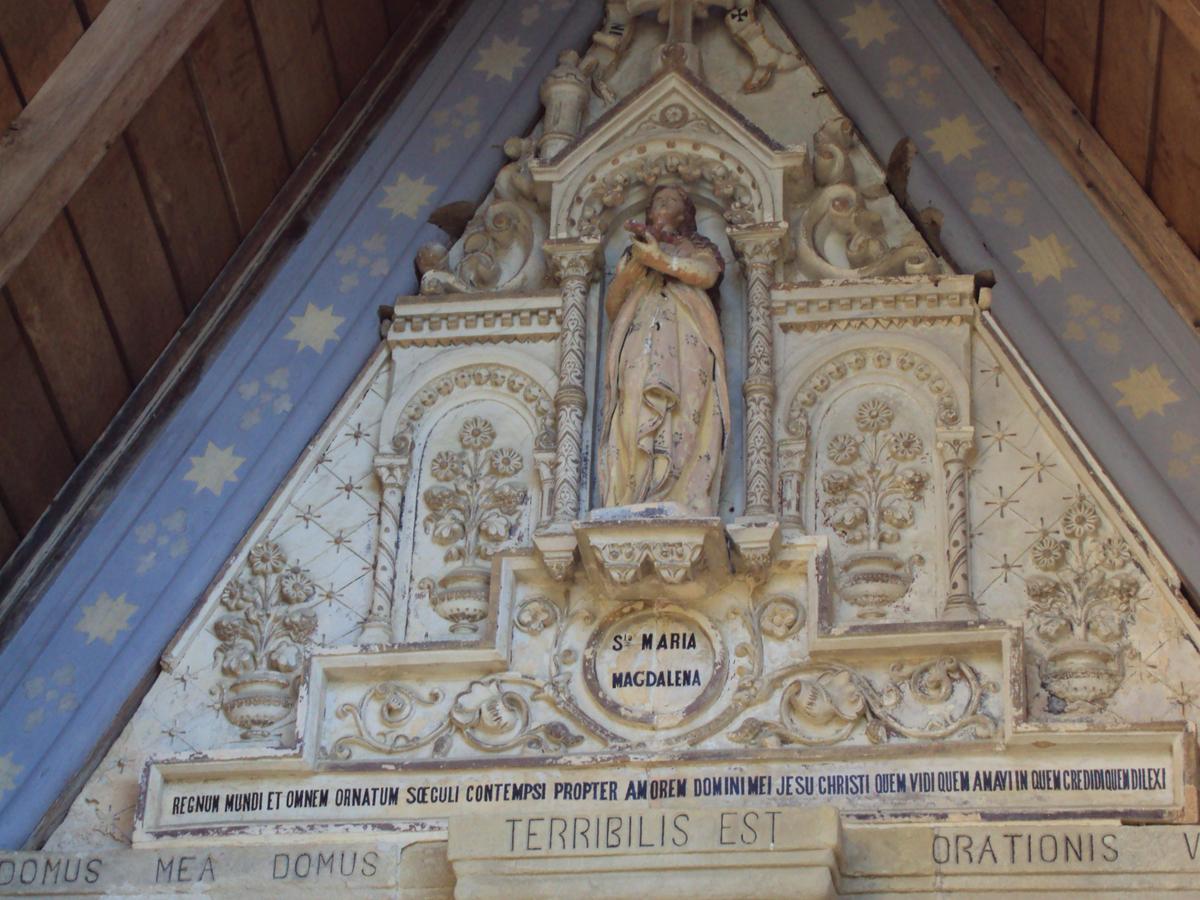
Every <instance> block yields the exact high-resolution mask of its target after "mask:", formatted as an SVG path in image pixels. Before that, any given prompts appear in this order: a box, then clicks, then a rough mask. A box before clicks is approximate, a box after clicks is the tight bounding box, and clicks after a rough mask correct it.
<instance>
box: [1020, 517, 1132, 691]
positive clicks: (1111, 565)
mask: <svg viewBox="0 0 1200 900" xmlns="http://www.w3.org/2000/svg"><path fill="white" fill-rule="evenodd" d="M1105 531H1106V529H1105V523H1104V522H1103V520H1102V519H1101V517H1100V513H1099V510H1098V509H1097V507H1096V504H1095V503H1094V502H1093V501H1092V500H1091V499H1090V498H1088V497H1087V496H1085V495H1083V494H1082V493H1081V494H1079V495H1077V496H1076V497H1075V499H1074V501H1073V502H1072V503H1071V505H1070V506H1068V507H1067V509H1066V511H1065V512H1064V513H1063V515H1062V517H1061V518H1060V519H1059V522H1058V528H1057V529H1056V530H1055V531H1052V532H1049V533H1046V534H1044V535H1042V536H1041V537H1040V538H1039V539H1038V541H1037V542H1036V543H1035V544H1034V545H1033V547H1032V548H1031V550H1030V558H1031V561H1032V562H1033V565H1034V566H1035V567H1036V568H1037V569H1038V570H1039V571H1040V572H1041V573H1043V574H1040V575H1031V576H1030V577H1029V578H1027V579H1026V580H1025V590H1026V592H1027V593H1028V595H1029V601H1030V618H1031V619H1032V621H1033V625H1034V632H1035V633H1036V634H1037V636H1038V637H1039V638H1040V639H1041V640H1042V642H1043V643H1044V644H1045V645H1046V647H1047V650H1046V653H1045V657H1044V659H1043V661H1042V665H1041V675H1042V683H1043V685H1044V686H1045V688H1046V690H1047V691H1048V692H1049V693H1050V695H1051V697H1052V701H1051V703H1050V707H1051V711H1053V712H1068V713H1073V712H1086V711H1089V710H1101V709H1104V707H1105V705H1106V704H1107V702H1108V700H1109V698H1111V697H1112V695H1113V694H1114V693H1116V691H1117V688H1119V687H1120V686H1121V683H1122V682H1123V681H1124V679H1125V666H1124V661H1123V651H1124V649H1125V641H1126V638H1127V635H1128V630H1129V626H1130V624H1131V623H1132V622H1133V619H1134V610H1135V607H1136V604H1137V600H1138V595H1139V593H1140V591H1141V589H1142V581H1141V579H1140V578H1139V577H1138V575H1137V574H1136V570H1135V566H1134V563H1133V556H1132V554H1131V553H1130V550H1129V547H1128V545H1127V544H1126V543H1125V541H1124V540H1122V539H1121V538H1120V537H1119V536H1117V535H1115V534H1112V533H1108V534H1105Z"/></svg>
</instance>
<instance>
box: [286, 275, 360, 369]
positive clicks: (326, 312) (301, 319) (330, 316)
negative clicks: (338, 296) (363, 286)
mask: <svg viewBox="0 0 1200 900" xmlns="http://www.w3.org/2000/svg"><path fill="white" fill-rule="evenodd" d="M354 281H355V283H356V284H357V283H358V279H357V278H355V279H354ZM288 318H289V319H291V320H292V330H291V331H289V332H288V333H287V334H285V335H284V336H283V339H284V340H286V341H295V342H296V352H297V353H299V352H300V351H301V350H303V349H304V348H305V347H307V348H308V349H310V350H315V351H316V352H317V353H324V352H325V345H326V344H327V343H329V342H330V341H336V340H338V339H339V338H338V333H337V330H338V326H339V325H341V324H342V323H343V322H345V321H346V319H345V317H344V316H337V315H334V313H333V304H332V303H331V304H330V305H329V306H326V307H324V308H322V309H318V308H317V307H316V306H315V305H314V304H312V303H310V304H308V306H307V308H306V309H305V310H304V314H303V315H300V316H288Z"/></svg>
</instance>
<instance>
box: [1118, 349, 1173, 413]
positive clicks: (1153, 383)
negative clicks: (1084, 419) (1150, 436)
mask: <svg viewBox="0 0 1200 900" xmlns="http://www.w3.org/2000/svg"><path fill="white" fill-rule="evenodd" d="M1174 383H1175V379H1173V378H1164V377H1163V374H1162V372H1160V371H1158V363H1155V364H1154V365H1151V366H1148V367H1146V368H1145V369H1142V370H1141V371H1138V370H1137V369H1130V370H1129V377H1128V378H1122V379H1121V380H1120V381H1114V382H1113V387H1115V388H1116V389H1117V390H1118V391H1119V392H1120V394H1121V399H1120V401H1119V402H1118V403H1117V407H1118V408H1120V407H1122V406H1128V407H1129V409H1130V411H1131V412H1132V413H1133V417H1134V418H1135V419H1140V418H1142V417H1143V416H1145V415H1148V414H1150V413H1158V414H1159V415H1160V416H1161V415H1162V414H1163V407H1165V406H1167V405H1169V404H1171V403H1175V402H1177V401H1178V400H1179V395H1178V394H1176V393H1175V392H1174V391H1173V390H1171V385H1172V384H1174Z"/></svg>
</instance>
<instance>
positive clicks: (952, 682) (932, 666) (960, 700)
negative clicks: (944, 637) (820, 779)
mask: <svg viewBox="0 0 1200 900" xmlns="http://www.w3.org/2000/svg"><path fill="white" fill-rule="evenodd" d="M775 681H776V683H777V684H778V683H785V682H786V683H785V686H784V688H783V692H782V694H781V695H780V700H779V718H778V719H777V720H773V721H766V720H763V719H757V718H753V717H751V718H747V719H746V720H745V721H743V722H742V724H741V725H740V726H738V728H737V729H735V730H734V731H733V732H731V733H730V734H729V738H730V740H732V741H734V742H735V743H739V744H745V745H748V746H752V747H780V746H787V745H790V744H800V745H805V746H828V745H832V744H838V743H841V742H842V741H845V740H847V739H849V738H850V737H851V736H852V735H853V734H854V733H855V732H856V731H857V730H858V729H859V728H860V727H863V728H864V731H865V734H866V737H867V740H869V741H870V742H871V743H875V744H878V743H883V742H885V741H887V740H889V739H890V738H892V737H902V738H909V739H913V740H945V739H947V738H950V737H953V736H954V735H956V734H960V733H962V734H969V735H973V736H974V737H975V738H989V737H992V736H993V735H994V734H995V731H996V722H995V721H994V720H993V719H992V718H991V717H990V716H989V715H987V714H985V713H983V712H981V708H982V706H983V702H984V699H985V698H986V696H987V694H988V693H990V692H994V691H995V690H996V686H995V685H994V684H990V683H987V682H985V681H983V680H982V679H981V677H980V675H979V673H978V672H977V671H976V670H975V669H974V668H973V667H972V666H971V665H969V664H968V663H966V662H963V661H962V660H959V659H955V658H954V657H941V658H938V659H933V660H929V661H927V662H924V663H920V664H919V665H915V666H909V665H904V664H897V665H894V666H893V667H892V670H891V674H890V676H889V677H888V678H887V679H886V680H885V681H884V682H883V683H882V684H877V683H875V682H873V681H872V680H871V679H870V678H868V677H867V676H865V675H864V674H862V673H861V672H859V671H857V670H856V669H854V668H852V667H850V666H846V665H842V664H840V663H830V664H827V665H823V666H815V667H810V668H807V669H802V670H798V671H797V670H790V671H789V672H788V673H786V674H785V675H783V676H776V679H775ZM906 701H912V702H911V703H907V704H906ZM906 706H912V707H914V708H916V709H919V710H925V709H931V708H936V707H940V709H939V710H935V711H933V712H932V713H931V714H930V715H929V716H928V717H926V718H925V719H924V721H912V720H911V719H909V718H906V717H905V715H904V714H903V712H902V710H904V709H905V708H906ZM910 715H911V713H910Z"/></svg>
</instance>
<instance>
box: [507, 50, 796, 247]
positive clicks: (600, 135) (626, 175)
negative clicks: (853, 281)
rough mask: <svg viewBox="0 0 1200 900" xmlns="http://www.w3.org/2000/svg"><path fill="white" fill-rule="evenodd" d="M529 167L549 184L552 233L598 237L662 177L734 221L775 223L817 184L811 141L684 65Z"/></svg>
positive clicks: (659, 77) (536, 177) (540, 180)
mask: <svg viewBox="0 0 1200 900" xmlns="http://www.w3.org/2000/svg"><path fill="white" fill-rule="evenodd" d="M530 171H531V174H532V176H533V178H534V180H535V182H537V183H538V184H539V185H540V186H543V190H545V189H546V188H548V189H549V205H550V210H549V212H550V233H551V235H552V236H553V237H556V238H568V237H574V238H578V237H583V238H595V237H600V236H601V235H603V234H605V233H606V232H607V231H608V228H609V226H610V225H611V224H612V222H613V220H614V219H616V218H617V216H618V212H619V211H620V210H622V209H627V208H630V207H634V206H637V205H638V204H640V203H644V201H645V199H646V196H647V195H648V193H649V191H650V189H651V188H652V186H653V185H654V184H655V183H658V182H659V181H663V182H665V181H676V182H680V183H683V184H685V185H687V186H688V188H689V189H691V190H694V191H696V192H698V193H700V194H702V195H703V196H705V197H707V198H708V199H709V200H710V201H711V202H712V203H713V204H714V205H715V206H716V207H717V208H718V209H721V210H722V212H723V214H724V216H725V220H726V221H727V222H728V223H729V224H730V225H735V226H736V225H748V224H750V223H753V222H778V221H783V219H784V218H785V214H786V210H787V207H788V201H789V199H792V200H794V199H795V197H794V196H792V197H789V194H791V195H795V194H796V193H797V192H800V191H802V190H804V186H805V184H806V183H808V182H811V163H810V160H809V156H808V149H807V147H805V146H803V145H800V146H793V147H785V146H783V145H781V144H779V143H778V142H777V141H775V140H773V139H772V138H771V137H770V136H769V135H767V134H766V133H765V132H763V131H762V129H760V128H758V127H757V126H756V125H754V124H753V123H752V122H750V121H749V120H748V119H747V118H746V117H745V116H744V115H742V114H741V113H739V112H738V111H737V110H736V109H735V108H734V107H733V106H732V105H731V104H729V103H728V102H727V101H726V100H724V99H723V98H722V97H720V96H719V95H717V94H715V93H714V92H713V91H712V90H711V89H710V88H708V87H707V86H706V85H704V83H703V82H701V81H700V80H699V79H698V78H697V77H696V76H695V75H693V74H692V73H691V72H690V71H688V70H687V69H685V68H683V67H681V66H671V67H669V68H665V69H663V70H662V71H661V72H659V73H658V74H657V75H655V76H654V77H653V78H651V80H650V81H649V82H647V83H646V84H645V85H644V86H643V87H641V88H639V89H638V90H636V91H634V92H633V93H632V94H630V95H629V96H627V97H624V98H623V99H622V100H621V101H620V102H619V103H618V104H617V105H615V106H614V107H613V108H612V109H610V110H609V111H608V112H606V113H605V114H604V115H603V116H601V117H600V118H599V119H597V120H596V122H595V123H593V124H592V125H591V126H590V127H588V128H587V129H586V130H585V131H584V132H583V133H582V134H581V135H579V136H578V137H577V138H576V139H575V140H573V141H572V142H571V143H569V144H568V145H567V146H566V147H564V148H563V149H561V150H560V151H558V152H557V154H556V155H555V156H554V157H553V158H552V159H551V160H549V161H548V162H545V163H539V164H535V165H533V166H532V167H531V170H530Z"/></svg>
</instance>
